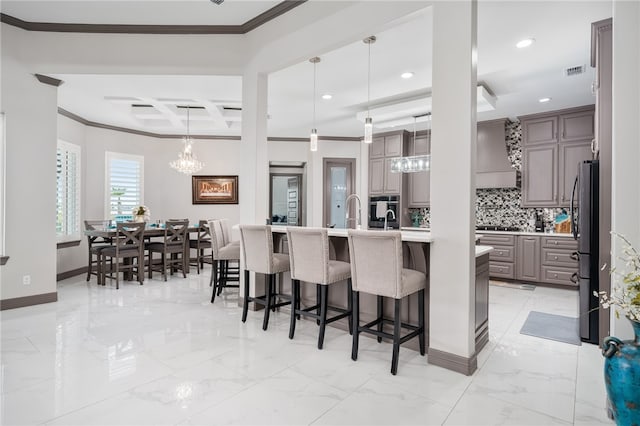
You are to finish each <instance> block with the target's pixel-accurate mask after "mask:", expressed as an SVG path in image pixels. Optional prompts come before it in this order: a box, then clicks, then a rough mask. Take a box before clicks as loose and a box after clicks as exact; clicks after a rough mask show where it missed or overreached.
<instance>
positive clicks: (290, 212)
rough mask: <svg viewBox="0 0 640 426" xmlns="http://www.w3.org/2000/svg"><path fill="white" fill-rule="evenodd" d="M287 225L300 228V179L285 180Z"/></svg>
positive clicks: (296, 177) (295, 177) (297, 177)
mask: <svg viewBox="0 0 640 426" xmlns="http://www.w3.org/2000/svg"><path fill="white" fill-rule="evenodd" d="M287 223H288V224H289V225H296V226H300V177H299V176H294V177H290V178H289V179H287Z"/></svg>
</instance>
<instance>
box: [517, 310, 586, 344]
mask: <svg viewBox="0 0 640 426" xmlns="http://www.w3.org/2000/svg"><path fill="white" fill-rule="evenodd" d="M520 334H526V335H528V336H534V337H541V338H543V339H549V340H555V341H557V342H564V343H570V344H572V345H577V346H580V345H581V344H582V343H580V329H579V325H578V318H572V317H565V316H562V315H554V314H547V313H544V312H537V311H531V312H529V316H528V317H527V320H526V321H525V322H524V324H523V325H522V328H521V329H520Z"/></svg>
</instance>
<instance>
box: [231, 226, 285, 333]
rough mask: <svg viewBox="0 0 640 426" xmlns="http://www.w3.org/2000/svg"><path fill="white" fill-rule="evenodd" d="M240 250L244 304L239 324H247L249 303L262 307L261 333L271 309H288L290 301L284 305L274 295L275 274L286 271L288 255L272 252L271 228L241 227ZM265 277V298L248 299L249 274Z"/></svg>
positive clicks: (266, 324) (277, 294)
mask: <svg viewBox="0 0 640 426" xmlns="http://www.w3.org/2000/svg"><path fill="white" fill-rule="evenodd" d="M240 247H241V249H242V257H243V258H244V304H243V306H242V322H245V321H246V320H247V312H248V310H249V302H254V303H258V304H260V305H263V306H264V307H265V309H264V320H263V321H262V329H263V330H266V329H267V327H268V325H269V313H270V311H271V309H275V308H277V307H280V306H284V305H288V304H290V303H291V300H290V299H289V298H288V297H287V299H289V300H286V301H284V302H282V301H279V300H278V299H280V298H281V297H282V295H280V294H279V293H276V291H275V287H276V279H275V278H276V274H279V273H281V272H286V271H288V270H289V255H286V254H282V253H274V252H273V235H272V234H271V226H270V225H240ZM250 271H253V272H256V273H259V274H265V275H267V285H266V291H265V295H264V296H258V297H251V296H249V277H250V274H249V272H250Z"/></svg>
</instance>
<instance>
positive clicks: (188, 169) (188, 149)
mask: <svg viewBox="0 0 640 426" xmlns="http://www.w3.org/2000/svg"><path fill="white" fill-rule="evenodd" d="M179 108H180V107H179ZM182 142H183V143H184V147H183V149H182V152H180V153H179V154H178V159H177V160H173V161H171V162H170V163H169V166H171V168H172V169H174V170H176V171H178V172H180V173H184V174H185V175H192V174H194V173H197V172H199V171H200V170H201V169H202V167H204V163H202V162H201V161H198V159H197V158H196V156H195V155H194V154H193V151H192V146H191V144H192V141H191V135H190V134H189V106H188V105H187V136H186V137H184V138H183V139H182Z"/></svg>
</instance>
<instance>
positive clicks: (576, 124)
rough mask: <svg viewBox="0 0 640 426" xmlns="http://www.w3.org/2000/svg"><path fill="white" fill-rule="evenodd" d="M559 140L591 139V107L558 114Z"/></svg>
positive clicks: (592, 123) (592, 119)
mask: <svg viewBox="0 0 640 426" xmlns="http://www.w3.org/2000/svg"><path fill="white" fill-rule="evenodd" d="M559 124H560V137H559V141H560V142H579V141H584V140H588V141H589V142H590V141H591V140H592V139H593V135H594V115H593V109H591V108H589V109H586V110H584V111H578V112H574V113H570V114H562V115H560V123H559Z"/></svg>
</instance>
